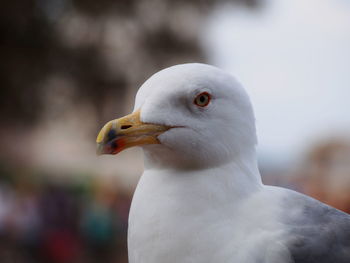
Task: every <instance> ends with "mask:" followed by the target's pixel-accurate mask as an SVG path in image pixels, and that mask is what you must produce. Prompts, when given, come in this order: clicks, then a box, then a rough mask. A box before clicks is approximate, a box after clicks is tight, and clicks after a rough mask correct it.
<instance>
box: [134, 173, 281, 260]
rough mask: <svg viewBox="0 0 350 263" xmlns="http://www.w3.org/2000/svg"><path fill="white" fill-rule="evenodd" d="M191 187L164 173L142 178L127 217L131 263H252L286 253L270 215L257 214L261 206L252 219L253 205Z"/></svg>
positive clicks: (202, 186) (212, 191)
mask: <svg viewBox="0 0 350 263" xmlns="http://www.w3.org/2000/svg"><path fill="white" fill-rule="evenodd" d="M193 183H194V182H193V181H191V179H190V178H179V177H177V178H175V177H172V176H171V175H164V174H163V175H161V174H159V175H158V174H147V173H145V174H144V175H143V176H142V178H141V180H140V182H139V184H138V187H137V189H136V192H135V194H134V198H133V201H132V207H131V211H130V217H129V232H128V250H129V262H130V263H141V262H142V263H173V262H174V263H175V262H183V263H187V262H188V263H190V262H191V263H193V262H201V263H205V262H208V263H209V262H221V263H226V262H227V263H231V262H241V263H245V262H246V263H251V262H256V260H257V259H258V258H260V259H261V257H262V255H263V257H264V255H268V254H269V252H268V251H271V250H272V251H274V252H273V253H270V254H272V255H278V253H275V251H276V250H277V251H280V250H281V251H283V249H284V248H283V247H279V246H280V244H279V242H278V239H279V237H278V236H279V231H278V229H277V228H276V229H274V228H273V227H269V226H266V222H268V223H267V224H269V225H270V224H273V220H274V219H273V216H271V215H270V212H268V211H265V212H264V215H259V212H258V211H259V209H260V210H261V207H256V211H255V215H254V214H253V215H252V214H251V211H247V210H246V209H245V208H246V207H247V206H246V205H249V203H246V204H245V205H242V203H244V202H245V201H242V200H241V202H240V203H236V202H235V201H234V200H230V196H234V195H228V196H225V194H223V193H218V192H217V189H216V190H215V186H214V187H208V188H207V189H206V187H205V185H200V186H198V187H196V186H195V185H194V184H193ZM199 184H200V183H199ZM218 187H219V186H218ZM219 188H220V189H221V190H224V189H222V187H219ZM210 189H211V190H210ZM221 192H222V191H221ZM256 199H259V198H258V197H257V198H256ZM260 199H261V198H260ZM247 202H251V203H252V204H251V205H252V206H254V205H256V206H259V204H255V202H254V201H247ZM242 207H245V208H242ZM252 209H253V210H254V207H252ZM272 213H273V211H271V214H272ZM261 216H263V217H262V218H261ZM252 217H253V218H252ZM259 217H260V219H259ZM264 217H265V218H264ZM269 217H271V218H269ZM265 219H266V222H265V223H264V221H265ZM276 225H278V224H276ZM266 227H269V228H270V229H269V231H264V228H266ZM274 244H276V245H274ZM282 254H283V253H282ZM233 260H234V261H233ZM269 260H271V258H270V259H269ZM279 260H280V259H279ZM259 262H265V261H259ZM266 262H269V261H266ZM270 262H278V261H270ZM280 262H283V261H280Z"/></svg>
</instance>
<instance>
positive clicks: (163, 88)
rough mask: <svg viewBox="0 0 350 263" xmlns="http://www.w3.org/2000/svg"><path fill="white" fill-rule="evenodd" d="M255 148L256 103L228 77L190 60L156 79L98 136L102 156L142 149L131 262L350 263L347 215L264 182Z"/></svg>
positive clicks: (132, 222)
mask: <svg viewBox="0 0 350 263" xmlns="http://www.w3.org/2000/svg"><path fill="white" fill-rule="evenodd" d="M276 125H277V124H276ZM256 144H257V136H256V129H255V117H254V112H253V108H252V105H251V102H250V99H249V97H248V95H247V93H246V92H245V90H244V89H243V87H242V86H241V85H240V84H239V82H238V81H237V80H236V79H235V78H234V77H233V76H231V75H230V74H229V73H226V72H225V71H223V70H221V69H218V68H216V67H214V66H210V65H206V64H199V63H189V64H181V65H175V66H172V67H169V68H166V69H163V70H161V71H159V72H158V73H156V74H154V75H153V76H152V77H150V78H149V79H148V80H147V81H146V82H145V83H144V84H143V85H142V86H141V87H140V89H139V91H138V92H137V95H136V99H135V107H134V110H133V112H132V113H131V114H130V115H127V116H125V117H122V118H119V119H116V120H112V121H110V122H108V123H107V124H106V125H105V126H104V127H103V128H102V129H101V131H100V132H99V134H98V137H97V153H98V154H117V153H119V152H120V151H122V150H125V149H127V148H130V147H133V146H141V147H142V149H143V152H144V163H145V164H144V166H145V168H144V172H143V175H142V176H141V178H140V180H139V183H138V185H137V188H136V191H135V193H134V196H133V200H132V205H131V210H130V215H129V229H128V256H129V262H130V263H175V262H176V263H178V262H181V263H213V262H220V263H287V262H288V263H293V262H295V263H326V262H327V263H349V262H350V216H349V215H348V214H346V213H343V212H341V211H339V210H337V209H335V208H333V207H330V206H328V205H326V204H323V203H321V202H319V201H317V200H315V199H313V198H311V197H308V196H306V195H303V194H300V193H298V192H295V191H292V190H288V189H285V188H280V187H275V186H267V185H264V184H263V183H262V181H261V176H260V173H259V170H258V165H257V158H256Z"/></svg>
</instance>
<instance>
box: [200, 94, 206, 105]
mask: <svg viewBox="0 0 350 263" xmlns="http://www.w3.org/2000/svg"><path fill="white" fill-rule="evenodd" d="M199 101H200V102H202V103H203V102H205V97H204V96H203V95H202V96H200V97H199Z"/></svg>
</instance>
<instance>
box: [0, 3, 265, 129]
mask: <svg viewBox="0 0 350 263" xmlns="http://www.w3.org/2000/svg"><path fill="white" fill-rule="evenodd" d="M221 2H237V3H241V4H244V5H246V6H247V7H250V8H256V7H258V6H259V3H260V1H259V0H231V1H229V0H193V1H184V0H181V1H170V0H118V1H115V0H101V1H92V0H86V1H85V0H84V1H83V0H26V1H21V0H13V1H8V0H6V1H3V2H2V6H1V9H0V36H1V40H0V57H1V62H0V65H1V66H0V74H1V75H0V76H1V80H0V85H1V94H0V118H1V120H2V121H6V122H7V123H9V122H21V124H27V125H33V124H35V123H36V122H37V121H38V120H40V118H41V117H42V114H43V113H44V112H45V107H46V106H45V104H46V103H50V99H48V98H50V97H60V96H61V95H62V94H64V95H67V93H69V97H70V98H71V99H72V100H73V101H75V102H76V103H89V104H91V105H93V108H94V110H95V111H96V113H97V116H98V118H99V119H100V120H101V122H103V121H105V120H106V119H107V118H105V117H104V113H105V111H106V109H108V107H110V106H111V99H110V98H118V101H123V99H124V98H125V96H126V90H127V88H130V87H133V86H135V85H139V84H140V83H141V82H142V81H143V80H145V78H146V77H148V76H149V75H150V74H151V73H153V72H155V71H157V70H159V69H160V68H163V67H166V66H169V65H172V64H177V63H183V62H189V61H205V57H204V54H203V52H202V51H201V48H200V45H199V40H198V37H199V33H200V30H201V29H202V28H201V26H200V24H201V22H202V20H203V18H205V16H206V14H208V12H209V11H210V10H212V9H213V7H214V6H215V4H218V3H221ZM57 80H58V81H57ZM135 88H136V87H135ZM135 88H134V89H135ZM48 101H49V102H48ZM108 102H109V103H110V104H108ZM62 107H64V106H62ZM121 109H122V105H120V104H119V105H115V104H114V105H113V111H114V112H116V111H117V112H118V111H121ZM62 110H64V109H60V107H58V109H57V111H58V113H59V111H62Z"/></svg>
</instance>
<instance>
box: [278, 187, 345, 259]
mask: <svg viewBox="0 0 350 263" xmlns="http://www.w3.org/2000/svg"><path fill="white" fill-rule="evenodd" d="M283 205H284V206H286V208H288V210H289V211H291V213H290V214H288V213H287V215H284V216H285V218H284V220H283V221H284V222H285V224H286V228H287V229H289V231H288V233H289V235H288V244H287V247H288V248H289V251H290V253H291V256H292V259H293V260H294V262H295V263H326V262H327V263H350V215H348V214H346V213H344V212H341V211H339V210H337V209H335V208H333V207H330V206H328V205H325V204H323V203H321V202H319V201H317V200H315V199H313V198H310V197H307V196H305V195H302V194H298V193H296V192H293V191H290V195H289V197H288V198H286V200H284V204H283ZM293 211H294V212H293Z"/></svg>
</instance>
